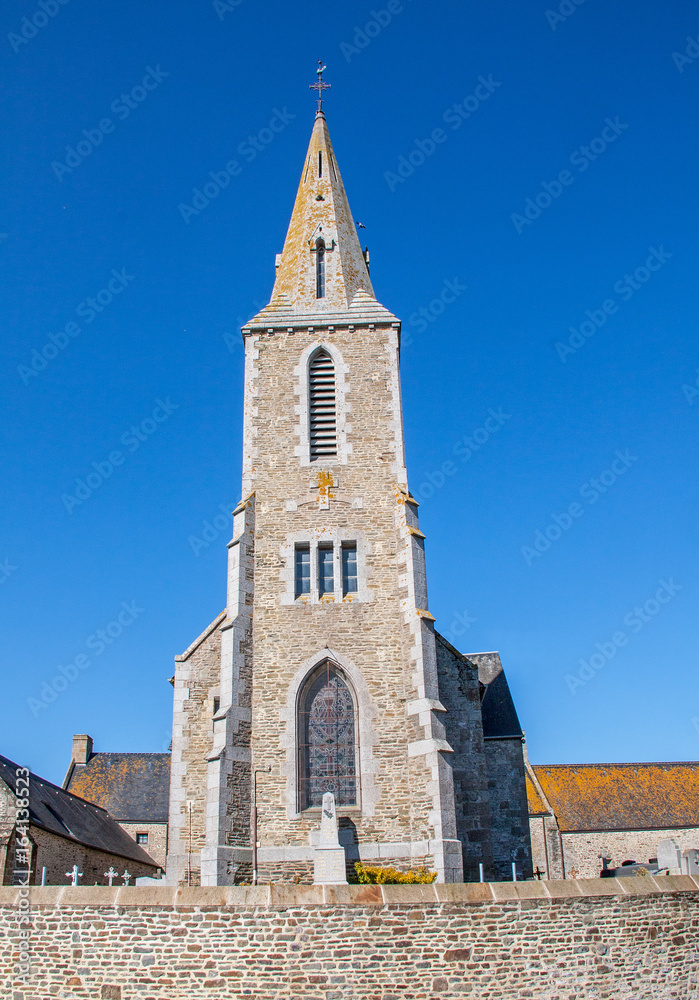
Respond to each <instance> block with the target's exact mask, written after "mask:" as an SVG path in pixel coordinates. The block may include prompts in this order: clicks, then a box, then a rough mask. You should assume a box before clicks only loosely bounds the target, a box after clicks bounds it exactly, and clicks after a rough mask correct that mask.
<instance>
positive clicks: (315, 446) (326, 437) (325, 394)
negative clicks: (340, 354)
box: [308, 347, 337, 462]
mask: <svg viewBox="0 0 699 1000" xmlns="http://www.w3.org/2000/svg"><path fill="white" fill-rule="evenodd" d="M308 379H309V414H310V435H311V461H312V462H317V461H318V460H319V459H322V458H333V457H334V456H335V455H337V411H336V404H335V366H334V365H333V359H332V358H331V357H330V355H329V354H328V352H327V351H325V350H323V348H322V347H321V348H319V349H318V350H317V351H316V352H315V354H314V355H313V357H312V358H311V363H310V366H309V372H308Z"/></svg>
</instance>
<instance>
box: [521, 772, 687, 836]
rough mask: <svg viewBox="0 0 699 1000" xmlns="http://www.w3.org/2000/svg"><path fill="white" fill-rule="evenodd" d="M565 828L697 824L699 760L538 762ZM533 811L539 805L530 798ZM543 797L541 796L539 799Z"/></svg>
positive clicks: (650, 827)
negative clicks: (658, 762) (654, 762)
mask: <svg viewBox="0 0 699 1000" xmlns="http://www.w3.org/2000/svg"><path fill="white" fill-rule="evenodd" d="M533 769H534V773H535V775H536V777H537V779H538V781H539V783H540V784H541V787H542V789H543V791H544V794H545V796H546V798H547V799H548V801H549V802H550V803H551V808H552V809H553V812H554V814H555V816H556V820H557V821H558V826H559V828H560V830H561V831H562V832H564V833H565V832H573V831H576V832H583V831H592V830H664V829H680V828H682V827H699V762H697V761H690V762H687V763H685V762H678V763H663V764H547V765H543V764H535V765H534V766H533ZM527 796H528V798H529V813H530V815H536V812H532V809H533V808H534V809H536V808H537V802H536V798H539V797H538V795H537V796H536V797H529V787H527ZM539 801H540V800H539Z"/></svg>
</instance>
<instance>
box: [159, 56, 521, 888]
mask: <svg viewBox="0 0 699 1000" xmlns="http://www.w3.org/2000/svg"><path fill="white" fill-rule="evenodd" d="M314 86H315V87H316V89H318V93H319V96H320V97H321V98H322V92H323V89H324V88H325V87H326V86H327V84H324V83H323V82H322V69H321V70H319V80H318V84H315V85H314ZM242 336H243V340H244V345H245V375H244V378H245V386H244V413H243V422H244V423H243V427H244V431H243V468H242V489H241V497H242V499H241V501H240V503H239V504H238V506H237V507H236V508H235V510H234V512H233V537H232V539H231V541H230V542H229V543H228V579H227V600H226V607H225V610H224V611H223V612H221V614H219V615H218V616H217V617H216V618H215V619H214V620H213V621H212V622H211V624H209V625H208V626H207V627H206V628H205V629H204V631H203V632H202V633H201V635H199V636H198V637H197V638H196V639H195V640H194V641H193V642H192V644H191V645H190V646H189V648H188V649H187V650H186V651H185V652H184V653H183V654H182V655H180V656H177V657H176V658H175V659H176V666H175V675H174V679H173V684H174V708H173V736H172V759H171V777H170V795H169V830H168V852H167V869H166V879H167V882H168V883H169V884H173V885H175V884H201V885H233V884H236V883H241V882H250V881H255V882H257V881H259V882H268V881H289V882H302V883H303V882H311V881H313V854H314V843H316V842H317V838H318V830H319V827H320V814H321V809H320V806H321V800H322V797H323V794H324V793H326V792H332V793H333V795H334V798H335V803H336V809H337V816H338V822H339V835H340V843H341V845H342V846H343V847H344V850H345V855H346V859H347V870H348V872H350V873H351V872H352V871H353V865H354V862H355V861H358V860H361V861H364V862H369V863H379V864H381V863H385V864H386V865H391V866H393V867H398V868H403V869H408V868H411V867H416V866H419V865H422V866H425V867H427V868H429V869H430V870H436V872H437V880H438V881H439V882H461V881H464V880H466V881H468V880H474V879H478V878H479V875H481V877H485V878H486V879H503V878H508V879H509V878H512V877H513V867H514V870H515V871H516V874H517V877H518V878H527V877H531V874H532V863H531V846H530V837H529V822H528V812H527V794H526V782H525V767H524V760H523V733H522V730H521V727H520V724H519V721H518V718H517V713H516V711H515V707H514V704H513V701H512V698H511V695H510V691H509V688H508V685H507V681H506V678H505V674H504V673H503V669H502V664H501V662H500V658H499V656H498V654H497V653H494V652H490V653H480V654H475V655H463V654H461V653H460V652H459V651H458V650H456V649H455V648H454V647H453V646H452V645H451V644H450V643H449V642H447V641H446V640H445V639H444V638H443V637H442V636H441V635H439V633H438V632H437V631H436V629H435V619H434V617H433V615H432V614H431V613H430V611H429V607H428V600H427V574H426V563H425V536H424V534H423V533H422V531H421V530H420V526H419V517H418V507H419V505H418V503H417V502H416V500H415V499H414V497H413V496H412V495H411V493H410V490H409V488H408V477H407V471H406V465H405V451H404V441H403V422H402V409H401V389H400V373H399V361H400V336H401V324H400V320H399V319H398V318H397V317H396V316H395V315H394V314H393V313H392V312H390V311H389V310H388V309H387V308H385V307H384V306H383V305H381V304H380V303H379V301H378V300H377V298H376V295H375V293H374V289H373V287H372V282H371V278H370V275H369V255H368V252H367V251H366V250H362V248H361V246H360V242H359V238H358V234H357V229H356V226H355V223H354V221H353V217H352V213H351V211H350V207H349V202H348V199H347V195H346V193H345V188H344V185H343V182H342V177H341V174H340V168H339V165H338V163H337V160H336V158H335V154H334V151H333V147H332V144H331V141H330V135H329V132H328V125H327V121H326V117H325V113H324V111H323V101H322V99H321V100H319V101H318V110H317V113H316V116H315V121H314V123H313V129H312V132H311V138H310V143H309V146H308V152H307V154H306V157H305V159H304V161H303V164H302V168H301V178H300V183H299V186H298V191H297V195H296V201H295V203H294V207H293V212H292V215H291V221H290V223H289V228H288V232H287V235H286V239H285V242H284V246H283V250H282V252H281V253H280V254H278V256H277V259H276V279H275V282H274V288H273V290H272V295H271V299H270V301H269V304H268V305H267V306H266V307H265V308H264V309H262V310H261V311H260V312H259V313H258V314H257V315H256V316H255V317H254V318H253V319H252V320H250V322H249V323H247V324H246V325H245V327H244V328H243V330H242ZM480 866H482V868H481V867H480Z"/></svg>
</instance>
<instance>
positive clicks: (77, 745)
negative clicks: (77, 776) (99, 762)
mask: <svg viewBox="0 0 699 1000" xmlns="http://www.w3.org/2000/svg"><path fill="white" fill-rule="evenodd" d="M90 757H92V737H91V736H84V735H82V736H81V735H77V734H76V735H75V736H74V737H73V757H72V763H73V764H87V762H88V760H89V759H90Z"/></svg>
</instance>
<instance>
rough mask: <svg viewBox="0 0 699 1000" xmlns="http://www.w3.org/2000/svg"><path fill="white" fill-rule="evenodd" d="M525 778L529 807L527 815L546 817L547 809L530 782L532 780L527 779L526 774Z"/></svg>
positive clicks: (534, 786)
mask: <svg viewBox="0 0 699 1000" xmlns="http://www.w3.org/2000/svg"><path fill="white" fill-rule="evenodd" d="M525 778H526V782H527V804H528V806H529V815H530V816H547V815H548V809H547V808H546V806H545V805H544V803H543V800H542V798H541V796H540V795H539V793H538V792H537V790H536V785H535V784H534V782H533V781H532V779H531V778H530V777H529V775H528V774H527V775H525Z"/></svg>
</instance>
